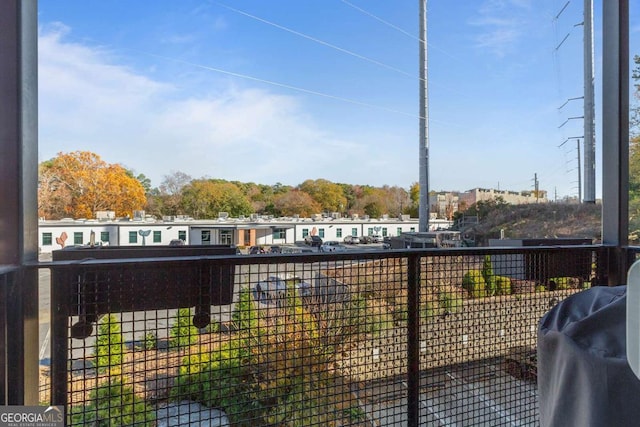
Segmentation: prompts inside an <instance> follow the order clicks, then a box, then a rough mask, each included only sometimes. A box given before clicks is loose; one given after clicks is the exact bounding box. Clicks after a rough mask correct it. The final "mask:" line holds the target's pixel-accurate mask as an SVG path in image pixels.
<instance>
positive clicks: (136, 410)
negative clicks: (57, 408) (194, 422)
mask: <svg viewBox="0 0 640 427" xmlns="http://www.w3.org/2000/svg"><path fill="white" fill-rule="evenodd" d="M70 415H71V424H73V425H91V426H99V427H103V426H104V427H119V426H131V425H136V426H145V427H147V426H148V427H151V426H154V425H155V414H154V411H153V408H152V407H151V406H150V405H148V404H147V403H145V401H144V400H143V399H141V398H139V397H137V396H136V395H135V393H134V390H133V387H132V386H130V385H126V384H124V383H123V381H122V378H120V377H119V376H114V377H109V378H108V379H107V381H106V382H104V383H102V384H100V385H98V387H97V388H96V389H95V390H92V391H91V394H90V395H89V403H88V404H86V405H83V406H79V407H78V406H75V407H71V414H70Z"/></svg>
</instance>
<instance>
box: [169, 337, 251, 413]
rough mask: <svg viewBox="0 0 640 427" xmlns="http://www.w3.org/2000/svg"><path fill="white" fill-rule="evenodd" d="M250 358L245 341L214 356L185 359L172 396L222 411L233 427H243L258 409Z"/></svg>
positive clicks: (225, 346)
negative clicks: (234, 426)
mask: <svg viewBox="0 0 640 427" xmlns="http://www.w3.org/2000/svg"><path fill="white" fill-rule="evenodd" d="M249 358H250V352H249V350H248V345H247V341H246V340H245V339H242V338H238V339H234V340H231V341H228V342H226V343H224V344H222V345H221V346H220V347H219V348H218V349H216V350H213V351H212V352H211V353H198V354H195V355H191V356H187V357H184V358H183V360H182V364H181V365H180V368H179V370H178V377H177V378H176V380H175V384H174V386H173V387H172V388H171V392H170V397H171V398H172V399H175V400H184V399H194V400H197V401H199V402H201V403H203V404H204V405H206V406H209V407H217V408H223V409H224V411H225V412H226V414H227V416H228V417H229V419H230V421H231V422H232V423H233V424H234V425H243V423H242V422H241V421H242V420H243V419H251V418H252V417H253V416H255V413H253V412H254V411H255V410H256V409H258V406H257V403H256V402H254V401H253V399H252V394H253V393H255V391H256V389H255V384H251V383H250V382H248V381H247V379H248V378H250V375H251V370H250V365H249V363H248V361H249ZM249 412H251V414H250V413H249Z"/></svg>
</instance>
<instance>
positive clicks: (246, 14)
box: [216, 2, 418, 79]
mask: <svg viewBox="0 0 640 427" xmlns="http://www.w3.org/2000/svg"><path fill="white" fill-rule="evenodd" d="M216 4H217V5H218V6H221V7H224V8H225V9H228V10H230V11H232V12H235V13H239V14H240V15H244V16H246V17H248V18H251V19H255V20H256V21H260V22H262V23H264V24H267V25H271V26H272V27H275V28H278V29H280V30H283V31H286V32H288V33H291V34H295V35H296V36H299V37H302V38H305V39H307V40H311V41H312V42H315V43H318V44H321V45H323V46H326V47H328V48H331V49H335V50H337V51H339V52H342V53H345V54H347V55H351V56H353V57H355V58H358V59H361V60H363V61H367V62H370V63H372V64H375V65H378V66H380V67H383V68H386V69H388V70H391V71H395V72H397V73H400V74H403V75H405V76H407V77H411V78H414V79H416V78H418V77H416V76H415V75H414V74H411V73H407V72H406V71H403V70H401V69H399V68H396V67H394V66H392V65H389V64H385V63H384V62H380V61H378V60H375V59H373V58H369V57H368V56H364V55H361V54H359V53H356V52H352V51H350V50H347V49H344V48H341V47H340V46H336V45H334V44H331V43H328V42H326V41H324V40H320V39H318V38H316V37H312V36H310V35H307V34H304V33H301V32H299V31H296V30H293V29H291V28H288V27H285V26H283V25H280V24H276V23H275V22H271V21H267V20H266V19H263V18H260V17H258V16H255V15H252V14H250V13H247V12H244V11H242V10H239V9H236V8H233V7H231V6H227V5H225V4H222V3H217V2H216Z"/></svg>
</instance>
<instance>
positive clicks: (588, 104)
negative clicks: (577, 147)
mask: <svg viewBox="0 0 640 427" xmlns="http://www.w3.org/2000/svg"><path fill="white" fill-rule="evenodd" d="M593 86H594V85H593V0H584V197H583V199H582V200H583V201H584V203H595V202H596V161H595V158H596V141H595V139H596V137H595V134H596V124H595V101H594V88H593Z"/></svg>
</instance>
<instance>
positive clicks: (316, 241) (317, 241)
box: [304, 235, 322, 247]
mask: <svg viewBox="0 0 640 427" xmlns="http://www.w3.org/2000/svg"><path fill="white" fill-rule="evenodd" d="M304 242H305V243H306V244H307V245H310V246H317V247H320V246H322V239H321V238H320V236H311V235H309V236H307V237H305V238H304Z"/></svg>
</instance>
